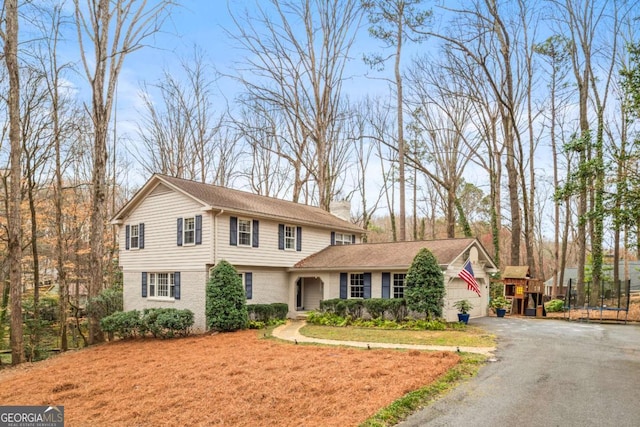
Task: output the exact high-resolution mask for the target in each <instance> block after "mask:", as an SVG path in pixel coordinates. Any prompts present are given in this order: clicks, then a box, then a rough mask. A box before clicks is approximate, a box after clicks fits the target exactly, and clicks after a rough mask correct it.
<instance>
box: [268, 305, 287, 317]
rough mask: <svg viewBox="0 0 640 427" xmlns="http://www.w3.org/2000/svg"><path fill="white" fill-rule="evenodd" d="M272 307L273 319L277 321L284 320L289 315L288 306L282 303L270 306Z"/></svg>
mask: <svg viewBox="0 0 640 427" xmlns="http://www.w3.org/2000/svg"><path fill="white" fill-rule="evenodd" d="M271 307H273V317H274V318H275V319H277V320H286V319H287V314H288V313H289V305H288V304H287V303H284V302H274V303H273V304H271Z"/></svg>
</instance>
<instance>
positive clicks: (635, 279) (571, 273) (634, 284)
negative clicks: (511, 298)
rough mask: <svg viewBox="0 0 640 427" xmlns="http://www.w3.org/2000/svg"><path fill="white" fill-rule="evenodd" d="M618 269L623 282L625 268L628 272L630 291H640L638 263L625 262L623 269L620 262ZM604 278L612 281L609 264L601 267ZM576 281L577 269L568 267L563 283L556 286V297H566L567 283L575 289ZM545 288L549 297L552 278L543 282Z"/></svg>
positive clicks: (611, 268) (639, 268) (639, 266)
mask: <svg viewBox="0 0 640 427" xmlns="http://www.w3.org/2000/svg"><path fill="white" fill-rule="evenodd" d="M618 268H619V269H620V278H621V279H622V280H624V278H625V277H627V276H626V275H625V271H626V270H625V268H626V269H627V270H628V277H627V279H628V280H631V290H632V291H640V261H627V266H626V267H625V263H624V261H621V262H620V264H619V267H618ZM603 272H604V276H605V277H607V278H609V279H613V266H612V265H611V264H604V265H603ZM577 280H578V269H577V268H575V267H569V268H565V269H564V283H562V284H560V283H559V284H558V291H557V294H558V295H566V294H567V292H569V281H571V283H572V287H573V289H575V287H576V283H577ZM544 286H545V295H551V293H552V289H553V277H552V278H550V279H548V280H547V281H546V282H544Z"/></svg>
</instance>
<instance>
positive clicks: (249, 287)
mask: <svg viewBox="0 0 640 427" xmlns="http://www.w3.org/2000/svg"><path fill="white" fill-rule="evenodd" d="M244 289H245V293H246V294H247V299H251V298H253V273H244Z"/></svg>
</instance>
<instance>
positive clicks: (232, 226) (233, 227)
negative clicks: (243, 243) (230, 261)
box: [229, 216, 238, 246]
mask: <svg viewBox="0 0 640 427" xmlns="http://www.w3.org/2000/svg"><path fill="white" fill-rule="evenodd" d="M229 244H230V245H231V246H238V218H237V217H235V216H232V217H230V218H229Z"/></svg>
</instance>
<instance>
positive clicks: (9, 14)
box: [0, 0, 24, 365]
mask: <svg viewBox="0 0 640 427" xmlns="http://www.w3.org/2000/svg"><path fill="white" fill-rule="evenodd" d="M2 15H3V18H4V28H2V29H1V30H0V37H1V38H2V41H3V43H4V61H5V64H6V66H7V73H8V75H9V97H8V106H9V140H10V142H11V152H10V163H11V170H10V190H9V215H8V216H7V220H8V227H7V229H8V230H7V231H8V233H7V234H8V240H9V242H8V250H9V281H10V285H9V286H10V305H11V363H12V364H14V365H17V364H20V363H22V362H24V343H23V339H22V264H21V263H22V241H21V240H22V215H21V213H20V203H21V201H22V197H21V195H22V193H21V188H20V187H21V182H22V165H21V160H20V159H21V154H22V141H21V140H20V137H21V132H20V66H19V63H18V2H17V0H6V1H5V2H4V7H3V9H2Z"/></svg>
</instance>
